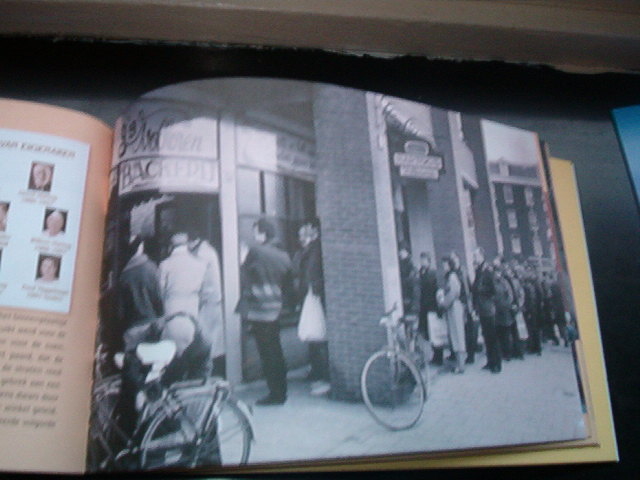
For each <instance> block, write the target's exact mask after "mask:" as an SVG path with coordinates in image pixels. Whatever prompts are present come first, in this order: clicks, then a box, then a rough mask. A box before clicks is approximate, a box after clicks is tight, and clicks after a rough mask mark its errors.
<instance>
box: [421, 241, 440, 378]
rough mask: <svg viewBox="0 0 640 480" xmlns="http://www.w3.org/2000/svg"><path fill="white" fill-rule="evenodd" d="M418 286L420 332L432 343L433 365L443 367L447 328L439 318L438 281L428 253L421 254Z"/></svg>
mask: <svg viewBox="0 0 640 480" xmlns="http://www.w3.org/2000/svg"><path fill="white" fill-rule="evenodd" d="M418 284H419V285H420V308H419V312H418V331H419V332H420V333H421V334H422V336H423V337H424V339H425V340H428V341H429V342H431V346H432V348H433V357H432V358H431V363H432V364H433V365H442V352H443V349H444V342H445V338H446V330H447V327H446V325H445V324H444V321H443V320H442V319H441V318H439V317H438V313H437V312H438V302H437V301H436V292H437V291H438V279H437V277H436V272H435V271H434V269H433V268H431V257H430V256H429V254H428V253H427V252H422V253H420V268H419V269H418Z"/></svg>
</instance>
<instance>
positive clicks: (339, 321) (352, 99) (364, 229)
mask: <svg viewBox="0 0 640 480" xmlns="http://www.w3.org/2000/svg"><path fill="white" fill-rule="evenodd" d="M314 118H315V133H316V148H317V166H318V168H317V171H318V177H317V182H316V196H317V205H316V206H317V212H318V216H319V218H320V222H321V227H322V250H323V266H324V276H325V288H326V306H327V312H326V313H327V331H328V340H329V356H330V363H331V383H332V392H333V395H334V397H335V398H338V399H343V400H356V399H359V398H360V383H359V382H360V372H361V370H362V367H363V365H364V363H365V361H366V360H367V358H368V357H369V355H371V353H372V352H374V351H375V350H377V349H378V348H379V347H380V346H381V345H382V344H383V343H384V341H385V336H384V330H383V329H382V328H381V327H380V326H379V325H378V321H379V318H380V315H381V313H382V312H383V310H384V302H383V291H382V288H383V286H382V271H381V264H380V253H379V243H378V234H377V223H376V204H375V196H374V185H373V176H372V163H371V150H370V142H369V130H368V120H367V105H366V98H365V95H364V94H363V93H360V92H356V91H350V90H345V89H342V88H337V87H332V86H316V88H315V91H314Z"/></svg>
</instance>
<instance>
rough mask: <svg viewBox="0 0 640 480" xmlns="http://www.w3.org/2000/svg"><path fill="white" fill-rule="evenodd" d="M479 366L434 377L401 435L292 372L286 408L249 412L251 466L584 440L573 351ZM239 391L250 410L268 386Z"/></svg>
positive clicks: (436, 373) (434, 373)
mask: <svg viewBox="0 0 640 480" xmlns="http://www.w3.org/2000/svg"><path fill="white" fill-rule="evenodd" d="M484 363H485V362H484V355H482V354H480V355H478V356H477V358H476V363H475V364H474V365H470V366H467V367H468V368H467V369H466V372H465V373H464V374H463V375H452V374H450V373H448V372H446V371H445V369H440V370H439V371H432V372H431V377H432V381H431V385H430V387H431V388H430V395H429V398H428V400H427V404H426V407H425V414H424V416H423V418H422V419H421V421H420V422H419V423H418V425H416V426H415V427H413V428H412V429H410V430H405V431H400V432H391V431H388V430H386V429H385V428H384V427H381V426H380V425H378V424H377V423H376V422H375V421H374V420H373V418H371V417H370V416H369V413H368V412H367V410H366V408H365V406H364V404H363V403H349V402H341V401H335V400H330V399H329V398H328V397H326V396H325V397H313V396H311V395H310V393H309V390H310V385H309V383H308V382H306V381H304V376H305V375H306V371H305V370H297V371H293V372H289V395H288V400H287V402H286V404H284V405H281V406H268V407H260V406H254V407H253V413H254V417H253V423H254V427H255V443H254V445H253V449H252V452H251V457H250V462H251V463H254V462H255V463H265V462H273V461H290V460H308V459H312V458H338V457H344V456H366V455H377V454H389V453H399V452H421V451H437V450H452V449H463V448H472V447H478V446H496V445H498V446H499V445H506V444H517V443H539V442H547V441H554V440H567V439H574V438H579V437H582V436H583V435H584V431H585V429H584V425H583V423H582V416H581V414H580V412H581V410H580V408H581V407H580V398H579V394H578V388H577V384H576V381H575V375H574V370H573V360H572V357H571V352H570V349H568V348H564V347H555V346H549V345H546V346H545V350H544V352H543V355H542V356H540V357H538V356H531V355H529V356H527V357H525V360H523V361H522V360H512V361H510V362H504V364H503V371H502V373H501V374H498V375H493V374H491V373H489V372H488V371H486V370H482V369H481V367H482V365H484ZM236 391H237V394H238V396H239V397H240V398H241V399H242V400H244V401H245V402H247V403H248V404H249V405H253V404H254V403H255V401H256V400H257V399H258V398H260V397H261V396H263V395H264V394H265V393H266V386H265V384H264V382H262V381H260V382H254V383H250V384H245V385H241V386H239V387H238V388H237V389H236Z"/></svg>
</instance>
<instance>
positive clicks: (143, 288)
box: [116, 236, 164, 349]
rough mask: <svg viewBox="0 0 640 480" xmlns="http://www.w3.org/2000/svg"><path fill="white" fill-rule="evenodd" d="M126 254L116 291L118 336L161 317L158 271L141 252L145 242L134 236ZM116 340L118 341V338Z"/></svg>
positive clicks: (162, 308) (161, 303)
mask: <svg viewBox="0 0 640 480" xmlns="http://www.w3.org/2000/svg"><path fill="white" fill-rule="evenodd" d="M128 250H129V261H128V262H127V263H126V265H125V266H124V268H123V269H122V272H121V273H120V278H119V279H118V288H117V292H118V297H117V305H118V320H119V328H118V331H119V332H120V333H121V334H124V333H125V332H126V331H127V330H128V329H130V328H132V327H138V326H142V325H145V324H147V323H149V322H152V321H154V320H156V319H157V318H160V317H162V315H164V306H163V301H162V294H161V292H160V285H159V283H158V267H157V266H156V264H155V263H154V262H153V261H152V260H151V259H150V258H149V256H148V255H147V253H146V252H145V242H144V241H143V240H142V238H140V237H137V236H136V237H134V238H133V239H132V241H131V242H130V243H129V248H128ZM116 337H120V338H121V335H117V336H116ZM120 338H118V340H120ZM125 349H126V335H125Z"/></svg>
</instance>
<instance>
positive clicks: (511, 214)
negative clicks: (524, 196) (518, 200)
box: [507, 208, 518, 228]
mask: <svg viewBox="0 0 640 480" xmlns="http://www.w3.org/2000/svg"><path fill="white" fill-rule="evenodd" d="M507 225H509V228H518V216H517V215H516V211H515V210H513V209H512V208H510V209H509V210H507Z"/></svg>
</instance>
